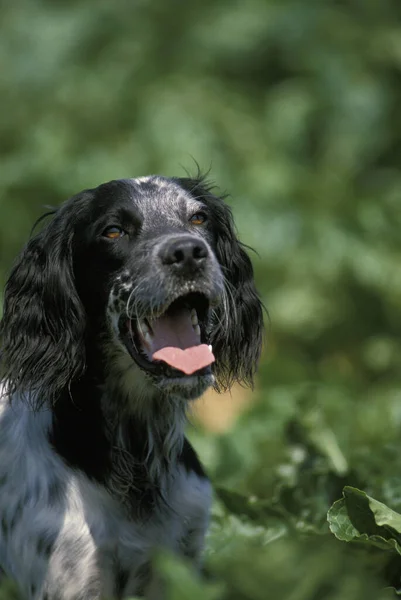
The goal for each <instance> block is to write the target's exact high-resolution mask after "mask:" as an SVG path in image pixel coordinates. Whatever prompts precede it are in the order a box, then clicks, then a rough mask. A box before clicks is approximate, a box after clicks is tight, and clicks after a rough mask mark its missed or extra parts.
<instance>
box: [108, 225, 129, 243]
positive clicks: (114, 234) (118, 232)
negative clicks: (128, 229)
mask: <svg viewBox="0 0 401 600" xmlns="http://www.w3.org/2000/svg"><path fill="white" fill-rule="evenodd" d="M103 235H104V237H107V238H109V240H118V239H120V238H122V237H123V236H124V235H125V231H124V230H123V229H121V227H115V226H112V227H107V229H105V230H104V231H103Z"/></svg>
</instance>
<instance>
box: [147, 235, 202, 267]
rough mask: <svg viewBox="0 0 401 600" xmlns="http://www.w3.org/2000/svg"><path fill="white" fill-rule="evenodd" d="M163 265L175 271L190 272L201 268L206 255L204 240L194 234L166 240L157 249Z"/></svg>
mask: <svg viewBox="0 0 401 600" xmlns="http://www.w3.org/2000/svg"><path fill="white" fill-rule="evenodd" d="M159 256H160V258H161V261H162V263H163V265H166V266H170V267H172V268H174V269H175V270H176V271H177V270H178V271H180V272H191V271H196V270H199V269H201V268H202V267H203V266H204V264H205V262H206V259H207V257H208V249H207V246H206V244H205V242H204V241H203V240H201V239H199V238H196V237H194V236H181V237H176V238H173V239H169V240H167V241H166V242H165V243H164V244H163V245H162V247H161V248H160V251H159Z"/></svg>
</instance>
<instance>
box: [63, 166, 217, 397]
mask: <svg viewBox="0 0 401 600" xmlns="http://www.w3.org/2000/svg"><path fill="white" fill-rule="evenodd" d="M91 204H92V208H91V209H90V210H89V215H88V217H89V219H87V220H84V221H83V222H82V223H81V224H80V226H81V228H82V233H80V234H79V240H80V244H79V246H78V247H77V248H76V250H75V252H74V272H75V278H76V285H77V290H78V295H79V296H80V298H81V299H82V301H83V304H84V306H85V309H86V313H87V315H88V318H89V319H91V320H92V321H93V330H94V331H95V332H96V331H97V332H98V333H100V334H101V335H100V337H101V338H102V341H101V342H100V343H101V344H103V346H105V352H106V353H107V355H108V356H110V360H111V361H115V362H117V363H118V364H119V365H120V368H121V370H122V371H127V370H130V371H132V369H133V368H134V366H135V365H136V366H137V367H138V368H139V369H140V370H141V371H142V372H143V373H144V374H146V376H147V377H146V379H147V381H148V384H149V385H150V386H151V385H155V386H156V387H157V388H158V389H161V390H163V391H166V392H171V393H176V394H179V395H184V396H185V397H186V398H191V397H197V396H198V395H199V394H200V393H202V392H203V391H204V390H205V389H206V388H207V387H208V386H210V385H211V384H212V382H213V376H212V367H211V365H212V363H213V362H214V356H213V353H212V346H211V330H212V328H213V325H215V324H216V312H215V311H216V309H217V307H218V306H219V304H220V303H222V302H224V301H225V287H224V276H223V273H222V269H221V266H220V264H219V262H218V260H217V258H216V254H215V251H214V249H213V246H214V244H215V239H214V238H215V234H216V227H215V225H214V223H213V217H214V215H213V212H212V210H211V208H210V206H208V204H207V201H205V199H197V198H195V197H194V196H192V195H191V194H190V193H189V192H188V191H186V190H185V189H183V188H182V187H180V186H179V185H178V184H177V183H175V182H172V181H170V180H165V179H162V178H143V179H139V180H127V181H120V182H113V183H111V184H105V185H103V186H101V187H100V188H98V190H97V191H96V192H95V194H94V197H93V198H92V200H91ZM132 361H133V362H134V363H135V365H132V364H130V363H132ZM122 376H124V375H123V374H122ZM130 379H131V380H132V376H131V377H130Z"/></svg>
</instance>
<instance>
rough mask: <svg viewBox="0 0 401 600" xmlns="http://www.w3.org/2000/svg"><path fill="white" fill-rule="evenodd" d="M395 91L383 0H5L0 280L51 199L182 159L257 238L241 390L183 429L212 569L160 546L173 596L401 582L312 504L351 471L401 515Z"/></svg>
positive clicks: (383, 557) (398, 83) (352, 594)
mask: <svg viewBox="0 0 401 600" xmlns="http://www.w3.org/2000/svg"><path fill="white" fill-rule="evenodd" d="M400 105H401V3H400V2H399V0H242V1H241V2H237V1H235V0H202V1H201V0H188V1H187V2H184V1H179V0H170V1H168V0H131V1H128V0H125V1H124V0H117V1H116V2H111V1H108V2H106V1H102V0H97V1H95V0H85V1H83V0H81V1H78V0H75V1H74V0H68V1H67V0H65V1H57V2H55V1H50V0H49V1H44V0H42V1H40V0H18V1H16V2H12V1H11V0H8V1H7V0H4V1H2V2H0V107H1V110H0V155H1V163H0V283H1V288H3V285H4V283H5V280H6V277H7V271H8V270H9V268H10V266H11V264H12V260H13V258H14V257H15V255H16V254H17V252H18V251H19V250H20V248H21V246H22V244H23V243H24V242H25V241H26V239H27V237H28V235H29V232H30V228H31V226H32V224H33V222H34V220H35V219H36V218H37V217H38V216H39V215H40V214H41V213H42V212H43V211H44V206H45V205H48V204H51V205H57V204H58V203H60V202H61V201H62V200H64V199H66V198H68V197H69V196H70V195H72V194H74V193H76V192H78V191H80V190H81V189H83V188H87V187H92V186H96V185H98V184H99V183H101V182H104V181H107V180H109V179H115V178H119V177H135V176H140V175H145V174H150V173H160V174H163V175H185V170H186V169H187V170H189V171H192V172H195V171H196V167H195V161H197V162H198V163H199V165H200V167H201V168H202V169H204V170H208V169H209V168H210V169H211V171H210V177H211V178H212V179H213V180H214V181H215V182H216V183H217V184H218V185H219V186H220V188H221V189H222V190H224V191H228V192H229V193H230V194H231V196H230V198H229V203H230V204H231V205H232V207H233V210H234V214H235V217H236V221H237V225H238V229H239V233H240V236H241V239H242V240H243V241H244V242H246V243H247V244H249V245H251V246H253V247H254V248H255V249H256V250H257V253H258V254H254V255H253V263H254V267H255V270H256V278H257V283H258V287H259V289H260V290H261V292H262V295H263V299H264V301H265V303H266V305H267V307H268V310H269V317H270V322H269V323H267V325H268V335H267V340H268V342H267V344H266V349H265V353H264V356H263V359H262V363H261V369H260V373H259V379H258V383H257V389H256V392H255V394H254V397H253V400H252V402H249V398H248V396H247V401H246V404H247V410H246V411H245V412H244V413H243V414H242V416H240V417H239V418H238V420H237V421H236V423H235V424H234V425H233V426H231V427H230V428H229V430H227V431H226V432H224V433H222V434H219V435H216V434H215V433H211V432H210V431H209V432H208V431H206V430H205V431H203V430H202V427H201V428H200V429H199V428H198V429H194V430H193V431H191V437H192V439H193V441H194V443H195V445H196V447H197V449H198V451H199V453H200V455H201V458H202V459H203V461H204V462H205V464H206V465H207V467H208V470H209V473H210V475H211V477H212V479H213V482H214V484H215V486H216V488H217V494H216V502H215V506H214V516H213V521H212V525H211V530H210V535H209V538H208V546H207V550H206V561H205V563H206V564H205V575H206V582H198V581H197V580H196V578H195V577H194V576H193V575H192V574H191V573H190V572H189V571H188V569H187V568H186V566H185V565H183V564H181V563H177V562H176V561H174V560H173V559H171V557H164V558H163V557H162V558H161V559H160V561H161V566H160V568H161V569H162V570H164V572H165V573H166V577H167V578H168V579H169V581H170V592H169V598H172V599H173V600H180V599H184V598H191V599H194V600H196V599H197V598H199V599H200V598H202V600H208V599H210V600H211V599H218V598H219V599H220V598H221V599H223V600H228V599H229V600H248V599H249V600H259V599H261V600H262V599H263V600H265V599H268V598H269V599H270V598H272V599H273V598H274V599H279V600H315V599H316V600H322V599H330V600H337V599H338V600H340V599H342V600H344V599H346V600H348V599H349V600H357V599H359V598H361V599H370V598H371V599H372V600H377V599H379V598H387V597H391V596H392V595H393V594H394V592H393V591H391V590H389V589H387V590H384V591H382V588H383V587H384V586H385V585H387V584H390V583H392V584H394V585H395V586H397V584H399V583H400V577H399V575H400V573H401V569H400V566H399V558H400V557H399V553H397V552H394V553H391V552H389V551H384V550H381V551H380V552H379V550H377V551H374V549H372V548H371V549H367V550H364V549H363V548H362V547H361V545H360V544H359V545H358V543H355V544H352V543H351V544H348V545H347V544H345V543H342V542H340V541H338V540H336V539H335V538H334V536H333V535H332V534H331V533H330V532H329V529H328V525H327V523H326V512H327V510H328V508H329V506H330V505H331V503H332V502H333V501H334V500H336V499H338V498H340V497H341V490H342V487H343V485H345V484H349V485H353V486H356V487H360V488H363V489H364V490H365V491H366V492H367V493H368V494H371V495H372V496H374V497H375V498H377V499H378V500H381V501H382V502H385V503H386V504H388V505H389V506H390V507H392V508H393V509H394V510H398V511H400V512H401V460H400V454H401V448H400V443H399V442H400V425H401V199H400V190H401V173H400V169H399V162H400V159H401V111H400ZM240 393H241V392H240ZM237 394H238V392H237ZM213 403H214V404H215V406H216V407H218V406H219V397H218V396H216V397H213V399H212V401H210V399H209V402H208V410H210V407H211V410H213ZM225 406H226V405H225ZM227 406H229V403H228V404H227ZM394 535H395V534H394ZM400 538H401V535H400ZM1 594H3V596H4V598H10V597H11V596H10V595H9V592H8V591H7V590H3V591H0V598H3V596H1Z"/></svg>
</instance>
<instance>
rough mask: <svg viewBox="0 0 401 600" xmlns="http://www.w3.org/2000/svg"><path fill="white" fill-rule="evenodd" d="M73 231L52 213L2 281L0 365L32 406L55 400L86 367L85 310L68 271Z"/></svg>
mask: <svg viewBox="0 0 401 600" xmlns="http://www.w3.org/2000/svg"><path fill="white" fill-rule="evenodd" d="M72 235H73V233H72V231H68V227H67V223H66V219H64V218H60V217H58V215H57V214H56V217H55V218H54V219H53V221H52V222H51V223H50V224H49V225H48V226H47V227H46V228H45V229H44V230H43V231H42V232H41V233H39V234H38V235H37V236H35V237H34V238H32V239H31V240H30V241H29V243H28V244H27V246H26V247H25V249H24V250H23V251H22V253H21V255H20V256H19V258H18V259H17V262H16V264H15V265H14V268H13V269H12V271H11V274H10V277H9V279H8V282H7V284H6V288H5V295H4V311H3V319H2V321H1V323H0V369H1V374H2V377H4V380H5V386H6V390H7V391H8V392H10V393H13V392H15V391H18V392H21V393H23V394H24V395H27V397H29V399H30V401H31V402H32V404H33V406H34V407H39V406H40V405H41V404H42V403H43V402H45V401H55V400H56V399H57V396H58V395H59V393H60V392H61V390H62V389H63V388H64V387H65V386H67V385H68V384H69V382H70V381H71V380H72V379H74V378H76V377H78V376H79V375H80V374H81V373H82V372H83V371H84V368H85V354H84V329H85V315H84V309H83V306H82V305H81V302H80V300H79V297H78V294H77V292H76V289H75V284H74V276H73V272H72Z"/></svg>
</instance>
